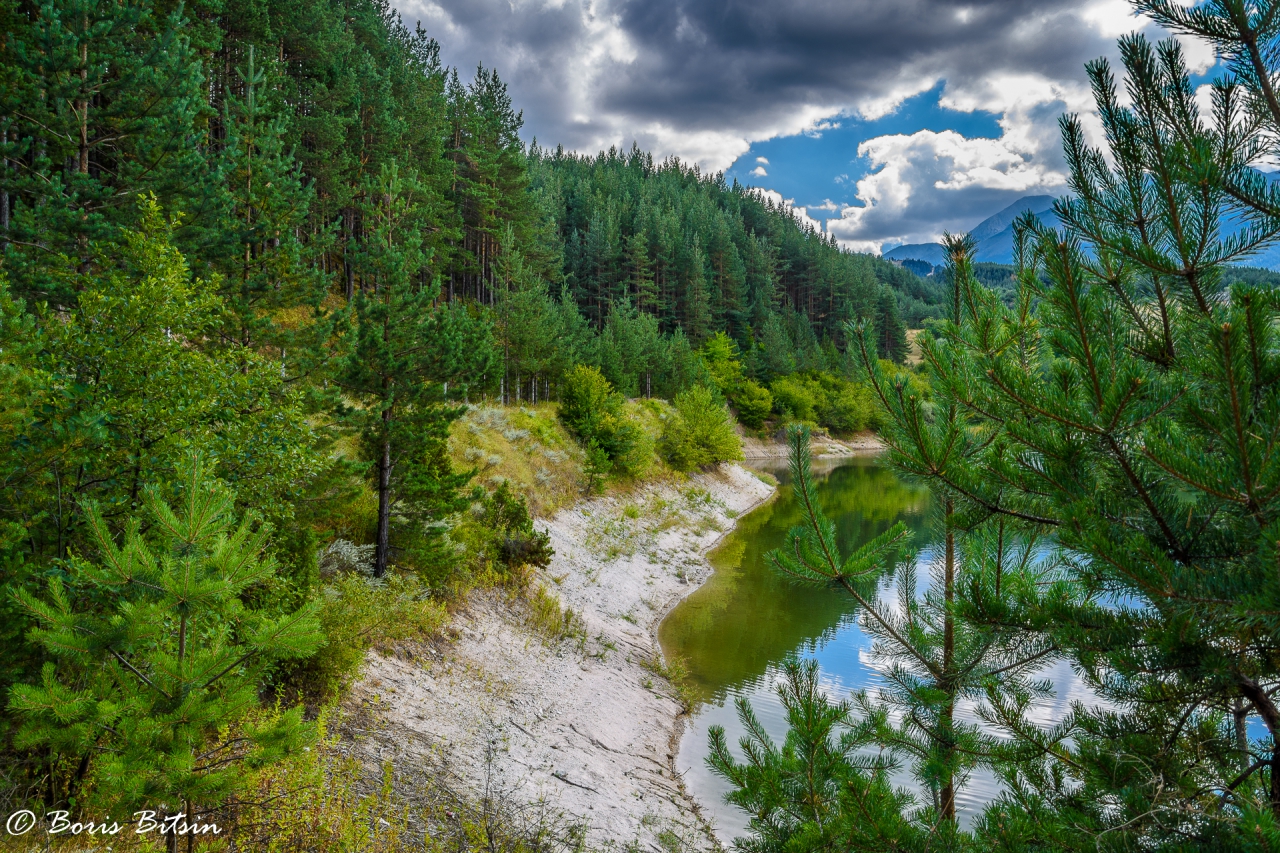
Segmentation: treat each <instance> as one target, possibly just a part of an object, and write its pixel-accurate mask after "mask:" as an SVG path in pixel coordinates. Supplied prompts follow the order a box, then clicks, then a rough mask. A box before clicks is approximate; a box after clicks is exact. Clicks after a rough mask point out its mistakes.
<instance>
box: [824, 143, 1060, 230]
mask: <svg viewBox="0 0 1280 853" xmlns="http://www.w3.org/2000/svg"><path fill="white" fill-rule="evenodd" d="M1036 143H1037V141H1036V140H1027V139H1026V138H1025V137H1024V136H1023V135H1021V134H1016V133H1014V134H1011V133H1005V134H1004V135H1003V136H1002V137H1001V138H999V139H981V138H980V139H967V138H965V137H964V136H961V135H960V134H959V133H956V132H955V131H950V130H947V131H942V132H934V131H931V130H922V131H918V132H916V133H912V134H899V135H894V136H880V137H876V138H874V139H869V140H867V141H865V142H863V143H862V144H861V145H859V146H858V154H859V155H860V156H863V157H866V158H867V159H868V160H869V161H870V165H871V167H872V172H871V173H870V174H868V175H867V176H866V177H864V178H863V179H862V180H860V181H858V183H857V197H858V199H859V201H861V202H862V204H861V205H857V206H854V205H851V206H847V207H845V208H843V209H842V210H841V211H840V217H839V218H838V219H829V220H828V221H827V230H828V231H829V232H830V233H832V234H834V235H835V236H836V238H837V239H838V240H840V241H841V242H842V243H843V244H845V245H847V246H849V247H850V248H855V249H858V250H860V251H867V250H873V251H879V244H881V243H885V242H892V243H911V242H924V241H928V240H934V239H937V237H938V235H939V234H940V233H941V232H942V231H944V230H952V231H964V230H966V229H968V228H971V227H973V226H974V225H976V224H977V222H978V220H980V219H982V218H984V217H985V216H986V215H989V214H990V213H991V212H994V210H995V209H998V208H999V207H1002V206H1004V205H1005V204H1009V203H1012V202H1013V201H1014V200H1016V199H1018V198H1020V197H1022V196H1025V195H1030V194H1039V193H1047V194H1050V195H1054V194H1061V193H1062V192H1064V191H1065V183H1066V177H1065V175H1064V173H1063V170H1062V169H1061V167H1060V164H1059V163H1057V162H1053V161H1050V160H1049V159H1048V158H1045V157H1037V156H1035V155H1036V154H1038V153H1041V152H1040V150H1039V146H1038V145H1037V144H1036Z"/></svg>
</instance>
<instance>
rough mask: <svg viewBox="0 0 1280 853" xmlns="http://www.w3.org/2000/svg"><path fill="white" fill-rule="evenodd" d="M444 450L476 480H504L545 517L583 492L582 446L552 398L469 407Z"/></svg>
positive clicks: (488, 485) (489, 484)
mask: <svg viewBox="0 0 1280 853" xmlns="http://www.w3.org/2000/svg"><path fill="white" fill-rule="evenodd" d="M449 453H450V456H451V458H452V460H453V464H454V466H455V467H457V468H458V469H459V470H464V471H465V470H467V469H472V470H474V471H475V472H476V476H475V480H474V481H473V482H475V483H476V484H477V485H481V486H484V487H485V488H486V489H492V488H494V487H496V486H497V485H498V484H499V483H501V482H503V481H506V482H507V483H509V484H510V485H511V486H512V487H513V488H515V489H516V490H517V491H518V492H520V493H521V494H522V495H524V496H525V499H526V500H527V501H528V502H529V511H530V512H531V513H533V514H534V515H535V516H541V517H543V518H548V517H550V516H551V515H554V514H555V511H556V510H557V509H560V508H561V507H563V506H567V505H568V504H571V503H573V502H574V501H576V500H578V498H579V497H580V496H581V495H582V484H583V479H584V474H583V462H584V459H585V457H584V456H583V453H582V449H581V448H580V447H579V446H578V444H577V442H576V441H574V440H573V437H572V436H570V435H569V433H568V431H567V430H565V428H564V425H563V424H561V423H560V420H559V418H557V416H556V406H555V404H554V403H538V404H536V405H531V406H530V405H526V406H471V407H470V408H468V410H467V413H466V414H465V415H463V416H462V417H461V418H459V419H458V420H457V421H456V422H455V423H454V425H453V429H452V430H451V431H450V434H449Z"/></svg>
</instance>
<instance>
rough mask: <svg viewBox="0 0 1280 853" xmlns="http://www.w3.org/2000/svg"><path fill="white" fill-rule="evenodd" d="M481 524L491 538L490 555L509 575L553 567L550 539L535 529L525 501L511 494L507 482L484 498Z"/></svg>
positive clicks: (513, 493) (499, 485) (500, 484)
mask: <svg viewBox="0 0 1280 853" xmlns="http://www.w3.org/2000/svg"><path fill="white" fill-rule="evenodd" d="M480 523H481V525H482V526H483V527H484V529H485V530H486V531H487V532H488V533H489V535H490V537H491V539H490V543H489V551H490V554H491V556H492V558H493V560H494V562H495V563H496V564H498V565H500V566H501V567H502V568H503V569H505V570H506V571H507V572H508V573H510V572H518V571H520V570H521V569H523V568H525V567H527V566H537V567H538V568H546V567H547V566H549V565H550V564H551V557H552V555H553V554H554V553H555V552H554V551H552V549H551V537H550V536H548V535H547V534H546V533H543V532H542V531H540V530H538V529H536V528H535V527H534V526H533V519H532V518H530V517H529V508H528V506H527V505H526V504H525V500H524V498H523V497H521V496H520V495H518V494H516V493H515V492H513V491H511V488H510V487H509V486H508V485H507V483H506V482H505V481H504V482H502V483H499V484H498V488H496V489H494V491H493V493H492V494H490V495H489V496H488V497H486V498H485V500H484V511H483V513H482V514H481V518H480Z"/></svg>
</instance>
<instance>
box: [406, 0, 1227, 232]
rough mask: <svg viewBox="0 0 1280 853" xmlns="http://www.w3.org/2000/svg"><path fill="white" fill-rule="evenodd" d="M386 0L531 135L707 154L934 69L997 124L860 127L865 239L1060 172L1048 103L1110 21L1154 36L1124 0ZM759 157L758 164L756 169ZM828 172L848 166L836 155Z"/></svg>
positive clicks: (819, 118) (921, 81) (1056, 101)
mask: <svg viewBox="0 0 1280 853" xmlns="http://www.w3.org/2000/svg"><path fill="white" fill-rule="evenodd" d="M393 2H394V3H395V5H396V7H397V8H398V9H399V11H400V12H401V13H402V14H403V16H404V18H405V19H406V21H407V22H409V23H410V24H412V22H414V21H418V20H420V21H421V22H422V24H423V26H424V27H425V28H426V30H427V31H428V32H429V33H431V34H432V35H434V36H436V37H437V38H438V39H439V41H440V43H441V56H442V59H443V60H444V61H445V62H446V63H448V64H451V65H456V66H458V67H459V68H460V69H461V72H462V74H463V76H464V77H466V76H468V75H469V72H470V70H471V69H473V68H474V67H475V66H476V65H477V64H478V63H484V64H485V65H486V66H490V67H493V68H495V69H496V70H497V71H498V73H499V74H500V76H501V77H502V78H503V79H504V80H506V81H507V83H508V86H509V88H510V91H511V95H512V98H513V100H514V102H515V103H516V104H517V105H518V107H520V108H521V109H523V110H524V115H525V121H526V129H525V136H526V138H533V137H536V138H537V139H538V141H539V142H540V143H542V144H544V145H551V146H554V145H556V144H563V145H564V146H565V147H566V148H569V149H571V150H577V151H580V152H585V153H594V152H596V151H599V150H602V149H605V148H608V147H609V146H612V145H616V146H619V147H624V148H625V147H628V146H630V144H631V143H632V142H633V141H634V142H637V143H638V144H639V145H640V146H641V147H642V148H645V149H648V150H650V151H652V152H653V153H654V154H655V155H656V156H657V157H659V158H661V157H664V156H667V155H676V156H679V157H680V158H682V159H683V160H685V161H692V162H695V163H697V164H698V165H700V166H701V167H702V168H703V170H704V171H714V170H720V169H725V168H727V167H728V166H729V165H730V164H732V163H733V162H734V161H735V160H736V159H738V158H739V157H741V156H742V155H744V154H746V153H747V152H748V151H749V150H750V148H751V145H752V143H753V142H758V141H762V140H766V139H772V138H775V137H780V136H795V135H799V134H809V135H811V136H818V135H821V134H822V133H823V132H824V131H826V130H829V129H833V128H836V127H839V126H840V124H841V122H842V121H843V120H845V119H855V120H856V119H864V120H874V119H877V118H882V117H885V116H888V115H891V114H893V113H894V112H895V111H896V110H897V109H898V108H899V107H900V106H901V105H902V103H903V102H904V101H905V100H906V99H907V98H910V97H913V96H915V95H919V94H921V93H923V92H928V91H930V90H932V89H934V88H936V87H938V85H939V84H940V83H941V84H943V87H942V106H944V107H946V108H949V109H953V110H960V111H975V110H983V111H989V112H992V113H994V114H996V115H998V116H999V117H1000V126H1001V129H1002V135H1001V137H1000V139H998V140H996V141H995V142H994V143H992V141H991V140H962V139H953V138H950V137H946V136H945V135H944V134H940V133H934V134H932V135H927V134H926V135H920V134H906V135H903V136H902V137H898V136H893V137H884V138H879V139H871V140H866V141H865V142H864V143H863V146H862V147H860V148H859V151H858V156H859V157H863V158H866V160H865V161H864V164H865V163H867V162H869V163H871V164H872V168H873V173H872V174H871V175H868V176H866V177H863V178H862V179H861V180H859V181H858V182H857V187H858V191H857V192H858V196H857V197H858V200H859V205H858V206H857V207H854V208H852V209H850V210H846V211H845V212H844V215H843V216H842V217H841V219H840V220H838V221H837V222H836V223H835V225H836V226H837V229H836V233H840V234H842V235H843V236H842V239H847V240H849V241H862V242H864V243H865V242H867V241H874V240H876V239H880V236H881V235H896V236H897V237H901V238H912V239H914V238H915V237H919V236H922V235H926V233H932V232H931V231H927V229H926V226H925V225H924V223H925V221H926V219H925V217H924V216H923V215H921V216H917V215H916V214H915V211H916V210H918V209H919V210H926V209H927V210H929V211H931V212H933V213H937V212H941V213H943V214H945V215H946V217H947V218H946V220H945V221H947V222H951V221H953V220H958V219H960V218H963V217H964V216H966V215H968V213H969V212H970V211H972V210H976V209H978V208H979V207H981V205H982V204H984V203H986V204H988V205H989V204H994V203H997V202H998V201H999V200H1000V199H1001V198H1004V197H1005V196H1007V195H1009V194H1012V193H1017V192H1022V191H1023V190H1022V189H1019V188H1025V189H1027V190H1028V191H1040V190H1050V189H1051V188H1053V187H1060V186H1061V167H1062V164H1061V157H1060V154H1059V153H1058V132H1057V127H1056V120H1057V117H1058V115H1060V114H1061V113H1062V112H1063V111H1064V110H1073V111H1081V112H1085V113H1087V112H1088V111H1089V110H1090V109H1091V103H1090V101H1089V97H1088V91H1087V88H1086V86H1085V80H1084V70H1083V66H1084V63H1085V62H1086V61H1088V60H1090V59H1093V58H1095V57H1098V56H1108V57H1110V58H1111V59H1112V61H1113V62H1116V61H1117V58H1118V57H1117V50H1116V43H1115V39H1116V38H1117V36H1119V35H1121V34H1123V33H1126V32H1130V31H1133V30H1135V29H1145V30H1146V31H1148V32H1150V33H1152V34H1153V35H1156V36H1159V35H1160V33H1158V32H1155V31H1154V29H1153V25H1151V24H1150V22H1149V21H1147V20H1146V19H1143V18H1140V17H1137V16H1134V15H1133V14H1132V12H1131V10H1130V6H1129V4H1128V2H1126V0H1092V2H1084V3H1082V2H1080V0H973V2H968V3H965V4H964V5H962V6H958V5H957V4H956V3H954V2H952V0H895V1H894V2H884V0H787V1H786V2H778V0H393ZM1187 50H1188V61H1189V62H1190V63H1191V64H1192V65H1193V66H1194V67H1195V68H1197V69H1203V68H1207V67H1209V65H1211V64H1212V62H1213V56H1212V51H1207V49H1206V48H1205V47H1204V46H1203V45H1193V44H1188V46H1187ZM1117 64H1118V63H1117ZM1093 129H1094V130H1096V122H1093ZM853 154H854V152H850V159H852V158H853ZM931 156H934V157H939V158H941V159H940V160H938V161H937V162H935V163H930V162H928V158H929V157H931ZM774 159H775V164H774V167H775V168H776V167H777V166H778V163H777V162H776V160H777V158H776V157H775V158H774ZM757 163H758V166H757V170H756V171H753V172H752V174H754V175H756V176H757V177H765V176H767V171H765V170H764V169H763V167H764V166H765V165H768V164H767V162H761V161H760V160H757ZM831 172H832V173H833V176H834V175H835V173H840V172H846V173H849V174H852V175H854V177H855V178H856V177H857V175H858V174H859V172H858V171H856V170H851V169H849V164H848V163H833V164H832V169H831ZM827 192H830V190H827ZM819 197H820V196H819ZM944 200H950V201H949V202H947V203H944ZM1012 200H1013V199H1012V198H1009V201H1012ZM891 211H897V212H898V219H897V221H896V224H893V217H892V216H890V212H891ZM986 212H987V213H990V212H991V210H990V209H987V211H986ZM930 215H932V214H930ZM984 215H985V214H984ZM932 221H934V222H935V223H936V222H939V221H940V220H936V219H935V220H932ZM969 224H972V223H969ZM920 229H926V230H920ZM885 239H888V236H886V237H885Z"/></svg>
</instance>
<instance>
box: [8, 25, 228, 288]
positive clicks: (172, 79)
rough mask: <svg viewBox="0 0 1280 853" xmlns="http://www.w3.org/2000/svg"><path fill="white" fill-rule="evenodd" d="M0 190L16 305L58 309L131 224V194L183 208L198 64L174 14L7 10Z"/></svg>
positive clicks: (201, 165)
mask: <svg viewBox="0 0 1280 853" xmlns="http://www.w3.org/2000/svg"><path fill="white" fill-rule="evenodd" d="M6 21H7V22H8V23H9V24H11V25H12V30H10V31H8V32H6V37H5V39H4V42H3V44H0V57H2V59H0V65H3V66H4V67H5V69H6V78H7V79H6V85H4V86H2V87H0V114H2V115H4V116H5V117H6V118H5V119H4V122H5V125H4V129H3V136H0V140H2V141H0V149H2V150H0V155H2V157H3V161H4V164H5V166H6V168H5V169H4V170H3V171H0V181H3V182H4V185H3V186H2V187H0V192H2V193H3V194H4V196H5V198H6V199H7V206H8V212H7V221H6V222H5V227H6V232H7V233H6V234H5V236H4V238H3V239H4V241H5V243H6V244H7V246H8V251H7V253H6V257H7V260H6V265H7V266H8V268H9V270H10V275H11V281H12V284H13V287H14V291H15V293H16V294H17V295H19V296H21V297H33V298H34V299H35V300H43V301H47V302H49V303H50V304H51V305H53V306H55V307H65V306H67V305H70V304H71V303H72V302H74V298H75V297H74V293H75V291H74V287H73V286H72V282H71V281H70V280H68V279H67V278H66V277H65V276H62V275H61V274H60V272H61V269H62V266H63V265H62V262H61V260H60V256H63V255H65V256H66V257H70V258H73V259H74V266H75V268H76V270H77V272H79V273H81V274H83V273H88V272H90V271H91V270H92V268H93V265H94V263H95V261H96V256H95V249H94V246H95V244H96V243H97V242H98V241H102V240H116V239H119V237H120V233H121V229H123V228H127V227H129V226H131V225H133V224H135V223H136V218H135V216H136V213H137V207H136V201H137V199H138V196H139V195H140V194H144V193H148V192H150V193H154V194H155V195H156V197H157V198H158V199H160V200H161V202H162V203H163V204H164V205H165V206H166V207H168V208H182V209H191V210H194V209H195V208H197V207H198V205H196V204H194V203H186V202H189V201H192V200H193V196H194V195H195V190H196V189H197V188H199V187H200V186H202V185H203V178H204V174H205V173H206V171H207V164H206V162H205V160H204V158H203V157H202V156H201V153H200V151H199V149H198V147H197V146H196V145H195V144H194V136H195V133H196V124H197V121H198V119H199V117H200V115H201V113H202V111H203V100H202V93H201V91H200V78H201V71H200V63H199V60H198V57H196V56H195V55H194V53H193V52H192V51H191V50H190V48H189V46H188V45H187V43H186V42H185V40H184V39H183V38H182V35H181V33H182V29H183V26H184V21H183V19H182V18H181V10H180V8H179V9H178V10H176V11H175V12H174V13H173V14H171V15H167V16H166V15H165V14H163V13H162V12H161V11H160V10H158V9H156V8H155V7H154V5H153V4H152V3H150V2H147V0H130V1H129V2H122V3H107V4H103V3H95V2H92V0H60V1H59V2H46V3H43V4H39V5H34V4H24V6H22V7H14V8H13V9H12V11H8V10H7V14H6Z"/></svg>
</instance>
